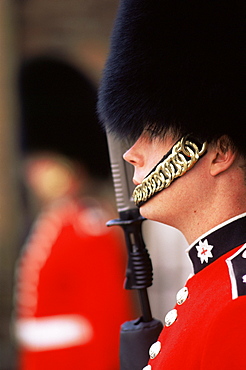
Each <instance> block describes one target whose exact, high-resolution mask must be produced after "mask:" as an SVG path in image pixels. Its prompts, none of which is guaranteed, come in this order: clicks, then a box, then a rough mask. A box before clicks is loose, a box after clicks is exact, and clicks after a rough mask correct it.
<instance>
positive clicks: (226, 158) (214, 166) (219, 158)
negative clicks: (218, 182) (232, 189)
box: [210, 136, 237, 176]
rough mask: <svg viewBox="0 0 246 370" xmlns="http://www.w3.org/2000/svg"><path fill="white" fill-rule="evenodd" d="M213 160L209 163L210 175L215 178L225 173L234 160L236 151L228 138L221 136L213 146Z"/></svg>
mask: <svg viewBox="0 0 246 370" xmlns="http://www.w3.org/2000/svg"><path fill="white" fill-rule="evenodd" d="M213 152H214V158H213V159H212V162H211V167H210V174H211V175H212V176H217V175H219V174H220V173H222V172H224V171H226V170H227V169H228V168H229V167H230V166H231V165H232V164H233V163H234V161H235V159H236V156H237V154H236V150H235V147H234V145H233V143H232V142H231V140H230V139H229V138H228V136H221V137H220V138H219V139H218V140H217V142H216V144H215V145H214V149H213Z"/></svg>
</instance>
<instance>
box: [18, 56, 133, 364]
mask: <svg viewBox="0 0 246 370" xmlns="http://www.w3.org/2000/svg"><path fill="white" fill-rule="evenodd" d="M95 98H96V93H95V89H94V87H93V86H92V85H91V84H90V83H89V81H88V80H87V79H86V78H85V77H84V76H83V75H82V74H81V73H80V72H78V71H77V70H75V69H74V68H72V67H71V66H69V65H68V64H66V63H65V62H62V61H60V60H55V59H49V58H45V57H42V58H38V59H35V60H32V61H29V62H27V63H25V64H24V65H23V67H22V70H21V73H20V101H21V108H22V120H23V122H22V123H23V149H24V151H25V152H26V163H25V166H24V167H25V168H24V177H25V179H24V180H25V182H26V185H27V187H28V189H29V191H30V192H31V193H32V195H33V197H34V199H35V200H36V201H37V202H38V205H39V207H41V209H42V210H41V212H40V214H39V215H38V217H37V219H36V221H35V223H34V226H33V227H32V230H31V232H30V234H29V236H28V238H27V241H26V244H25V246H24V248H23V251H22V253H21V256H20V260H19V263H18V265H17V266H18V267H17V271H16V274H17V278H16V296H15V311H16V315H15V325H14V329H15V337H16V340H17V344H18V347H19V369H20V370H39V369H40V370H44V369H45V370H48V369H52V370H56V369H57V370H58V369H59V370H68V369H69V370H70V369H76V370H77V369H83V370H90V369H91V370H95V369H97V370H116V369H119V361H118V353H119V348H118V346H119V331H120V325H121V324H122V322H124V321H126V320H128V319H129V318H130V317H131V314H132V312H131V310H132V304H131V300H130V297H129V292H126V291H125V290H123V281H124V272H125V271H124V269H125V257H126V256H125V254H124V252H125V251H124V247H122V240H121V237H120V236H119V235H118V234H117V232H118V230H115V228H113V229H112V230H111V229H108V228H107V227H106V226H105V223H106V221H108V220H109V219H110V218H112V217H114V216H113V215H112V209H111V206H110V205H109V201H108V199H106V198H105V196H104V195H105V189H106V187H105V184H109V183H108V182H107V176H108V175H109V161H108V153H107V146H106V141H105V136H104V134H103V133H102V132H101V131H100V128H99V126H98V123H97V119H96V115H95ZM109 186H111V184H109Z"/></svg>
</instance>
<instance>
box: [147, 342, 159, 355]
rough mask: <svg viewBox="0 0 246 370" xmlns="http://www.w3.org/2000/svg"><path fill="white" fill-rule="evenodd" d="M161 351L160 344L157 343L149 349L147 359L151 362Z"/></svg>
mask: <svg viewBox="0 0 246 370" xmlns="http://www.w3.org/2000/svg"><path fill="white" fill-rule="evenodd" d="M160 350H161V342H159V341H157V342H155V343H154V344H152V346H151V347H150V349H149V357H150V358H151V359H152V360H153V358H155V357H156V356H157V355H158V354H159V352H160Z"/></svg>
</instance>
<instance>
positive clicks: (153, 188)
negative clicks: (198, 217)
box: [133, 136, 207, 207]
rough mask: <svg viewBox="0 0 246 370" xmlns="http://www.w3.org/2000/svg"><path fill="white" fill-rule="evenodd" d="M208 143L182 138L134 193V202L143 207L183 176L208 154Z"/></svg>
mask: <svg viewBox="0 0 246 370" xmlns="http://www.w3.org/2000/svg"><path fill="white" fill-rule="evenodd" d="M206 150H207V142H204V143H202V144H201V143H199V142H198V141H197V140H195V139H189V137H187V136H185V137H182V138H181V139H180V140H179V141H177V142H176V144H174V146H173V147H172V148H171V149H170V151H169V152H168V153H167V154H165V155H164V157H163V158H162V159H161V161H160V162H159V163H158V164H157V165H156V166H155V167H154V168H153V170H152V171H151V172H150V173H149V174H148V175H147V176H146V177H145V178H144V180H143V181H142V183H141V184H140V185H138V186H136V188H135V189H134V191H133V200H134V202H135V204H136V206H137V207H141V206H142V205H143V204H144V203H146V202H147V201H148V200H150V199H151V198H152V197H153V196H154V195H156V194H157V193H159V192H160V191H162V190H164V189H166V188H167V187H168V186H170V185H171V183H172V182H173V181H174V180H175V179H177V178H178V177H181V176H183V175H184V174H185V173H186V172H187V171H188V170H190V169H191V168H192V167H193V166H194V165H195V163H196V162H197V161H198V160H199V159H200V158H201V157H202V156H203V155H204V154H205V153H206Z"/></svg>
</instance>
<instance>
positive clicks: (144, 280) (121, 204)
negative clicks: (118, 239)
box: [107, 133, 163, 370]
mask: <svg viewBox="0 0 246 370" xmlns="http://www.w3.org/2000/svg"><path fill="white" fill-rule="evenodd" d="M107 140H108V147H109V156H110V162H111V170H112V176H113V183H114V189H115V197H116V206H117V210H118V214H119V218H118V219H114V220H110V221H109V222H107V226H113V225H118V226H120V227H121V228H122V229H123V231H124V235H125V241H126V246H127V252H128V264H127V269H126V280H125V289H136V290H138V293H139V300H140V307H141V313H142V316H141V317H139V318H138V319H136V320H132V321H128V322H125V323H124V324H123V325H122V326H121V331H120V369H121V370H141V369H142V368H143V367H144V366H146V365H147V363H148V360H149V348H150V346H151V345H152V344H153V343H154V342H156V340H157V338H158V336H159V334H160V332H161V330H162V328H163V324H162V322H161V321H159V320H156V319H154V318H153V317H152V314H151V308H150V303H149V298H148V292H147V288H148V287H150V286H151V285H152V281H153V269H152V263H151V259H150V256H149V253H148V251H147V249H146V246H145V243H144V240H143V236H142V223H143V221H144V220H145V219H144V218H143V217H142V216H141V215H140V213H139V210H138V208H137V207H136V205H135V204H134V202H133V199H132V191H133V183H132V177H133V166H132V165H130V164H129V163H127V162H125V161H124V160H123V154H124V152H125V151H126V148H124V144H123V142H121V141H118V140H116V139H115V137H114V136H113V135H112V134H109V133H107Z"/></svg>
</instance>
